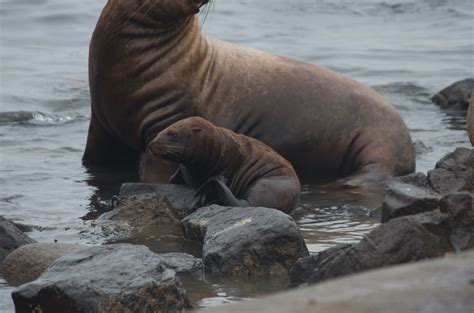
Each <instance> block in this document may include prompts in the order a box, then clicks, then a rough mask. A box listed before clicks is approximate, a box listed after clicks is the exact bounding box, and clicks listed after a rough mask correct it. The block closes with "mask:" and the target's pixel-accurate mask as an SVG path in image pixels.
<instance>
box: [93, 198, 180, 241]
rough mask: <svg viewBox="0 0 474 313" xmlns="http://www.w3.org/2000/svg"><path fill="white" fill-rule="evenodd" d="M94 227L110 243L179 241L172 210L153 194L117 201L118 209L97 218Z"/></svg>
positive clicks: (164, 201) (174, 215)
mask: <svg viewBox="0 0 474 313" xmlns="http://www.w3.org/2000/svg"><path fill="white" fill-rule="evenodd" d="M96 226H98V227H100V228H101V230H102V233H103V235H104V236H105V237H106V238H108V239H109V240H110V241H117V240H123V239H130V238H134V239H146V238H153V239H156V240H159V239H160V238H169V237H183V232H182V230H181V225H180V221H179V219H178V218H177V217H176V214H175V211H174V208H173V207H172V206H171V204H170V203H169V201H168V200H167V199H166V198H165V197H163V196H160V195H157V194H140V195H137V196H130V197H121V198H120V200H119V202H118V206H117V207H116V208H115V209H114V210H112V211H110V212H107V213H105V214H103V215H102V216H100V217H99V219H98V220H97V222H96Z"/></svg>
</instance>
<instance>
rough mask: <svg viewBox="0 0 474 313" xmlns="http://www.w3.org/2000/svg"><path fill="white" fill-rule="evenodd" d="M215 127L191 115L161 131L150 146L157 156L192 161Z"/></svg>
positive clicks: (179, 160)
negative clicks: (196, 151)
mask: <svg viewBox="0 0 474 313" xmlns="http://www.w3.org/2000/svg"><path fill="white" fill-rule="evenodd" d="M214 128H215V127H214V126H213V125H212V124H211V123H210V122H208V121H206V120H205V119H203V118H200V117H189V118H186V119H184V120H180V121H178V122H176V123H174V124H173V125H171V126H169V127H168V128H166V129H164V130H163V131H161V132H160V133H159V134H158V135H157V136H156V137H155V138H154V139H153V140H152V141H151V142H150V144H149V145H148V147H149V149H150V151H151V152H152V153H153V154H154V155H155V156H156V157H157V158H160V159H165V160H168V161H172V162H177V163H186V162H188V161H192V159H193V158H194V157H195V150H196V149H199V147H200V145H201V144H206V143H205V142H204V141H205V138H206V136H207V135H208V134H209V131H212V129H214Z"/></svg>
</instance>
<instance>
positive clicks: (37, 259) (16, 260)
mask: <svg viewBox="0 0 474 313" xmlns="http://www.w3.org/2000/svg"><path fill="white" fill-rule="evenodd" d="M85 248H87V247H86V246H81V245H72V244H63V243H33V244H28V245H24V246H21V247H20V248H18V249H16V250H15V251H13V252H12V253H10V254H9V255H8V256H7V257H6V258H5V260H4V261H3V264H2V265H1V266H0V274H1V276H2V277H3V278H4V279H5V280H6V281H7V282H8V283H9V284H10V285H12V286H19V285H23V284H25V283H28V282H30V281H33V280H35V279H36V278H38V277H39V276H40V275H41V274H42V273H43V272H44V271H45V270H46V269H47V268H48V266H49V265H50V264H51V263H53V261H55V260H56V259H58V258H60V257H62V256H63V255H66V254H68V253H72V252H76V251H80V250H83V249H85Z"/></svg>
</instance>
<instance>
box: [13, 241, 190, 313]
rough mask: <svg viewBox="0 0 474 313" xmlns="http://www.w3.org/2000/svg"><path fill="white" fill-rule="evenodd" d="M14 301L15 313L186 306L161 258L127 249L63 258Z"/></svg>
mask: <svg viewBox="0 0 474 313" xmlns="http://www.w3.org/2000/svg"><path fill="white" fill-rule="evenodd" d="M12 297H13V301H14V303H15V309H16V312H17V313H22V312H28V313H30V312H32V311H33V310H35V312H71V313H75V312H81V313H82V312H104V313H105V312H176V311H180V310H182V309H185V308H189V307H190V302H189V300H188V298H187V296H186V293H185V291H184V290H183V289H182V288H181V283H180V282H179V280H178V279H177V278H176V276H175V272H174V271H173V270H170V269H167V265H166V264H165V262H164V261H163V259H162V258H161V257H160V256H159V255H157V254H154V253H152V252H151V251H150V250H149V249H148V248H146V247H144V246H134V245H129V244H117V245H106V246H99V247H93V248H89V249H86V250H82V251H79V252H76V253H73V254H68V255H65V256H63V257H61V258H60V259H58V260H56V261H55V262H54V263H53V264H52V265H51V266H50V267H49V268H48V270H47V271H46V272H45V273H44V274H43V275H41V276H40V277H39V278H38V279H37V280H35V281H33V282H31V283H29V284H26V285H23V286H21V287H19V288H17V289H16V290H15V291H14V292H13V293H12Z"/></svg>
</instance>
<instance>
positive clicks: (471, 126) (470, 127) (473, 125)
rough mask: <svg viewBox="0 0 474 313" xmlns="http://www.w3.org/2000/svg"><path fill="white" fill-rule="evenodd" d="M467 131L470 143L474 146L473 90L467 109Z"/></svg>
mask: <svg viewBox="0 0 474 313" xmlns="http://www.w3.org/2000/svg"><path fill="white" fill-rule="evenodd" d="M467 132H468V133H469V138H470V139H471V144H472V145H473V146H474V90H473V92H472V96H471V103H470V105H469V111H467Z"/></svg>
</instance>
